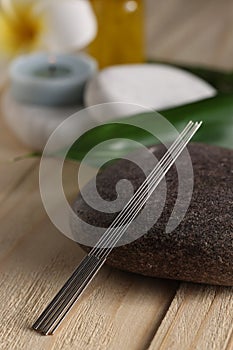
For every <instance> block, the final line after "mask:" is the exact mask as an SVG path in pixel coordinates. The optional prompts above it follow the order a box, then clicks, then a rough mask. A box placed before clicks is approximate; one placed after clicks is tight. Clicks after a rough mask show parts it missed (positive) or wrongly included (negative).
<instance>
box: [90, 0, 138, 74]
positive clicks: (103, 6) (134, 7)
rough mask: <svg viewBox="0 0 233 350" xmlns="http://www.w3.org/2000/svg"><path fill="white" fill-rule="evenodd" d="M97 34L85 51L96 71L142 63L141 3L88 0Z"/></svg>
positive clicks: (129, 0)
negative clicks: (95, 22) (90, 4)
mask: <svg viewBox="0 0 233 350" xmlns="http://www.w3.org/2000/svg"><path fill="white" fill-rule="evenodd" d="M91 3H92V5H93V8H94V11H95V14H96V17H97V20H98V34H97V37H96V39H95V40H94V41H93V42H92V43H91V45H90V46H89V48H88V52H89V54H90V55H92V56H93V57H95V58H96V59H97V61H98V62H99V66H100V68H103V67H106V66H110V65H114V64H121V63H138V62H143V60H144V11H143V0H91Z"/></svg>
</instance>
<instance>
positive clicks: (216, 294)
mask: <svg viewBox="0 0 233 350" xmlns="http://www.w3.org/2000/svg"><path fill="white" fill-rule="evenodd" d="M232 291H233V288H229V287H217V286H216V287H215V286H203V285H197V284H196V285H194V284H186V283H183V284H182V285H181V287H180V289H179V290H178V292H177V294H176V296H175V298H174V300H173V302H172V304H171V306H170V308H169V310H168V312H167V314H166V317H165V318H164V320H163V322H162V324H161V326H160V327H159V329H158V332H157V333H156V335H155V337H154V339H153V341H152V343H151V345H150V347H149V350H157V349H159V350H165V349H169V350H173V349H174V350H175V349H179V350H183V349H184V350H186V349H200V350H202V349H205V350H215V349H216V350H217V349H221V350H225V349H231V345H232V331H233V315H232V307H233V293H232Z"/></svg>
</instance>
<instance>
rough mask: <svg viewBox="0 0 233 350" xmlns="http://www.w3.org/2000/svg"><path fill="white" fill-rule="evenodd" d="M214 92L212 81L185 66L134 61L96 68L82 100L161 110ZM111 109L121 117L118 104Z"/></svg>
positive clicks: (207, 96)
mask: <svg viewBox="0 0 233 350" xmlns="http://www.w3.org/2000/svg"><path fill="white" fill-rule="evenodd" d="M215 94H216V90H215V89H214V88H213V87H212V86H211V85H209V84H208V83H207V82H205V81H204V80H202V79H200V78H198V77H196V76H195V75H193V74H191V73H189V72H186V71H184V70H181V69H178V68H175V67H172V66H169V65H164V64H135V65H119V66H113V67H109V68H106V69H104V70H102V71H101V72H99V73H98V74H97V75H96V76H95V77H94V78H93V79H92V80H91V81H90V82H89V83H88V85H87V88H86V91H85V96H84V100H85V104H86V106H88V107H89V106H93V105H95V104H100V103H108V102H125V103H134V104H138V105H141V106H143V107H146V108H152V109H155V110H161V109H165V108H169V107H174V106H179V105H182V104H186V103H190V102H194V101H198V100H201V99H206V98H209V97H212V96H214V95H215ZM112 109H113V112H114V115H115V117H118V116H119V117H122V110H120V109H119V110H118V106H117V104H114V105H113V106H112ZM139 110H140V109H139ZM181 118H182V116H181Z"/></svg>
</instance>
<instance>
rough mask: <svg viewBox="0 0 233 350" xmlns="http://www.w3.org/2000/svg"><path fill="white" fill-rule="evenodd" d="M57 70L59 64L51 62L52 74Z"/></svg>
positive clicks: (50, 69)
mask: <svg viewBox="0 0 233 350" xmlns="http://www.w3.org/2000/svg"><path fill="white" fill-rule="evenodd" d="M56 70H57V66H56V63H54V62H53V63H50V64H49V72H50V74H51V75H54V74H55V73H56Z"/></svg>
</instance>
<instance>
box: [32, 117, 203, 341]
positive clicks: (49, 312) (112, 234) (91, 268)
mask: <svg viewBox="0 0 233 350" xmlns="http://www.w3.org/2000/svg"><path fill="white" fill-rule="evenodd" d="M201 124H202V122H196V123H193V122H192V121H190V122H189V123H188V125H187V126H186V127H185V129H184V130H183V131H182V133H181V134H180V135H179V137H178V138H177V139H176V141H174V143H173V144H172V145H171V147H170V148H169V149H168V151H167V152H166V153H165V155H164V156H163V157H162V159H161V160H160V162H159V163H158V164H157V165H156V166H155V168H154V169H153V170H152V171H151V173H150V174H149V175H148V177H147V178H146V179H145V181H144V182H143V183H142V185H141V186H140V187H139V188H138V190H137V191H136V192H135V193H134V195H133V196H132V198H131V199H130V200H129V202H128V203H127V204H126V205H125V206H124V208H123V209H122V210H121V212H120V213H119V215H118V216H117V217H116V218H115V219H114V220H113V222H112V223H111V225H110V226H109V227H108V228H107V229H106V231H105V232H104V234H103V235H102V237H101V238H100V239H99V241H98V242H97V244H96V245H95V246H94V247H93V248H92V249H91V251H90V252H89V254H88V255H87V256H86V257H85V258H84V259H83V260H82V261H81V263H80V264H79V266H78V267H77V269H76V270H75V271H74V273H73V274H72V275H71V277H70V278H69V279H68V281H67V282H66V283H65V285H64V286H63V287H62V289H61V290H60V291H59V292H58V294H57V295H56V296H55V297H54V299H53V300H52V301H51V303H50V304H49V305H48V306H47V307H46V309H45V310H44V312H43V313H42V314H41V316H40V317H39V318H38V320H37V321H36V322H35V323H34V325H33V329H35V330H36V331H38V332H40V333H41V334H43V335H49V334H53V333H54V332H55V331H56V329H57V328H58V327H59V325H60V324H61V322H62V320H63V319H64V318H65V316H66V315H67V314H68V312H69V310H70V309H71V308H72V306H73V305H74V304H75V302H76V301H77V300H78V298H79V297H80V296H81V294H82V293H83V291H84V290H85V288H86V287H87V286H88V284H89V283H90V282H91V280H92V279H93V278H94V276H95V275H96V273H97V272H98V271H99V270H100V268H101V267H102V266H103V264H104V263H105V261H106V259H107V257H108V255H109V254H110V253H111V251H112V250H113V248H114V247H115V246H116V244H117V243H118V242H119V240H120V239H121V238H122V236H123V235H124V234H125V232H126V230H127V229H128V227H129V225H130V224H131V223H132V222H133V220H134V219H135V218H136V216H137V215H138V214H139V212H140V210H141V209H142V208H143V206H144V205H145V204H146V202H147V200H148V199H149V198H150V196H151V195H152V193H153V192H154V191H155V189H156V188H157V186H158V185H159V183H160V182H161V181H162V179H163V178H164V177H165V175H166V174H167V172H168V171H169V169H170V168H171V167H172V165H173V164H174V163H175V161H176V159H177V158H178V157H179V155H180V154H181V153H182V151H183V150H184V149H185V147H186V146H187V144H188V143H189V141H190V140H191V139H192V137H193V136H194V135H195V133H196V132H197V130H198V129H199V128H200V126H201Z"/></svg>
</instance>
